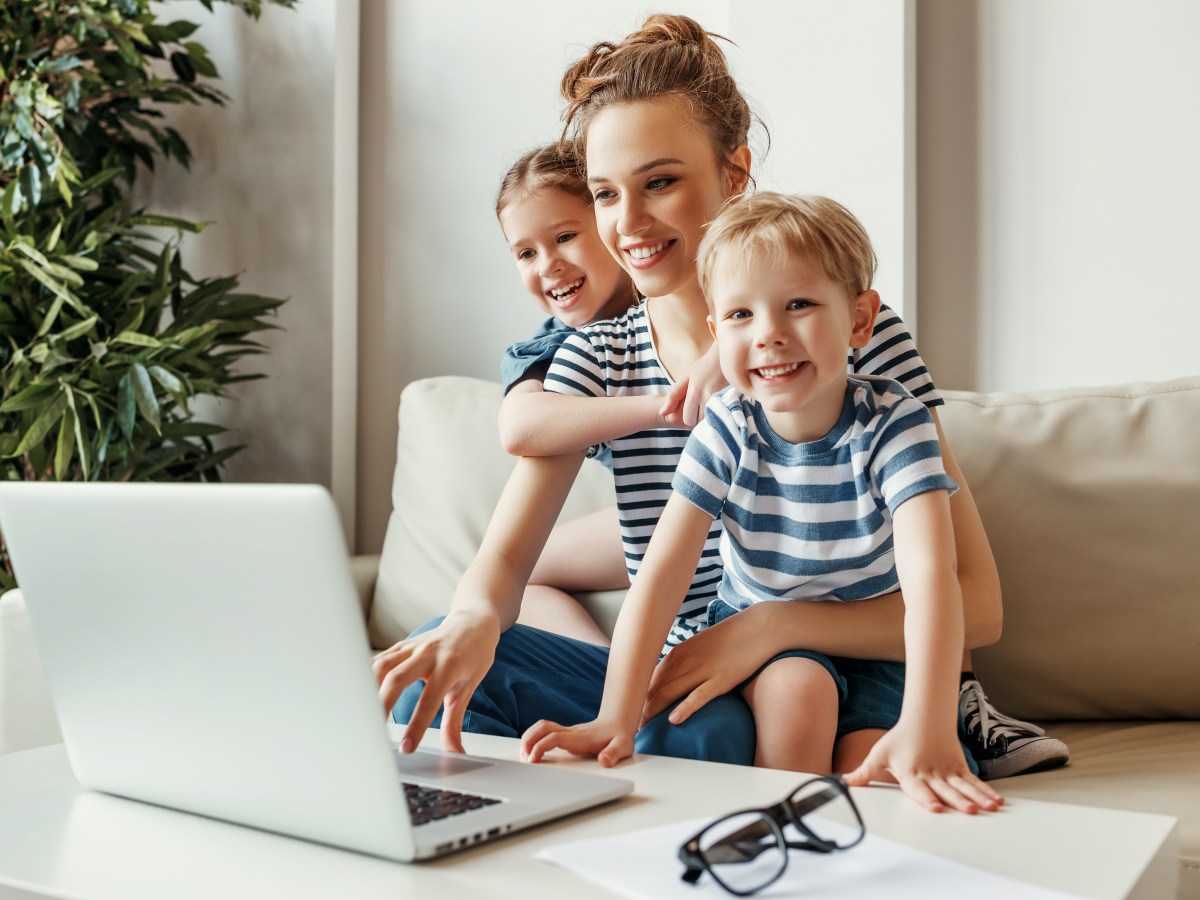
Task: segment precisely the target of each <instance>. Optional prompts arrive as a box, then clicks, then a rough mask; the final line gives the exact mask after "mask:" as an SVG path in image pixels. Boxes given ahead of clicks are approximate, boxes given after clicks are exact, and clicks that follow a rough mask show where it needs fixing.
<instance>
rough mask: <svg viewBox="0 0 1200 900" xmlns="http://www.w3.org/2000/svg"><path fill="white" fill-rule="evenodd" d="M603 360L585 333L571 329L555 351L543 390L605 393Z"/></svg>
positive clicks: (583, 393) (577, 394) (586, 393)
mask: <svg viewBox="0 0 1200 900" xmlns="http://www.w3.org/2000/svg"><path fill="white" fill-rule="evenodd" d="M603 359H604V357H603V356H602V355H601V354H600V353H599V352H598V351H597V348H596V347H595V346H594V345H593V344H592V341H591V339H590V338H589V336H588V335H587V334H585V333H584V332H580V331H575V332H571V333H570V334H568V335H567V336H566V338H565V339H564V340H563V342H562V344H561V345H560V346H559V348H558V350H557V352H556V353H555V354H554V359H553V360H552V361H551V363H550V369H549V370H548V371H547V372H546V377H545V379H544V380H543V381H542V390H544V391H550V392H552V393H555V394H571V395H574V396H577V397H604V396H606V395H607V393H608V391H607V388H606V384H607V382H606V379H605V374H604V365H603Z"/></svg>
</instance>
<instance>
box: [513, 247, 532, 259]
mask: <svg viewBox="0 0 1200 900" xmlns="http://www.w3.org/2000/svg"><path fill="white" fill-rule="evenodd" d="M536 255H537V254H536V253H534V252H533V250H531V249H529V248H528V247H527V248H525V249H524V250H518V251H517V259H519V260H522V261H526V260H530V259H533V258H534V257H535V256H536Z"/></svg>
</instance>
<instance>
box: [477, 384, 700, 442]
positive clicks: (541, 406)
mask: <svg viewBox="0 0 1200 900" xmlns="http://www.w3.org/2000/svg"><path fill="white" fill-rule="evenodd" d="M662 405H663V398H662V397H660V396H657V395H653V394H648V395H645V396H640V397H575V396H568V395H566V394H554V393H550V392H548V391H546V392H544V391H542V383H541V382H540V381H534V380H529V381H522V382H521V383H519V384H518V385H516V386H515V387H514V388H513V389H512V390H510V391H509V392H508V395H507V396H506V397H505V398H504V402H503V403H501V404H500V443H501V445H502V446H503V447H504V449H505V451H506V452H508V453H511V454H513V455H514V456H554V455H557V454H560V453H571V452H574V451H576V450H586V449H587V448H589V447H592V446H594V445H596V444H601V443H603V442H604V441H611V440H613V439H614V438H619V437H625V435H627V434H633V433H634V432H637V431H645V430H646V429H648V428H664V427H668V426H670V425H672V424H678V423H675V422H672V421H671V420H670V419H669V418H668V417H667V416H664V415H662V414H661V413H660V409H661V408H662Z"/></svg>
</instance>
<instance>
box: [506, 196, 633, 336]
mask: <svg viewBox="0 0 1200 900" xmlns="http://www.w3.org/2000/svg"><path fill="white" fill-rule="evenodd" d="M500 228H501V229H502V230H503V231H504V237H505V238H506V239H507V240H508V244H509V247H510V248H511V249H512V254H513V259H514V261H515V262H516V264H517V274H519V275H520V276H521V284H523V285H524V286H525V289H526V290H527V291H529V293H530V295H531V296H532V297H533V298H534V299H535V300H537V302H538V305H539V306H541V307H542V309H544V310H545V311H546V312H548V313H550V315H552V316H557V317H558V319H559V321H561V322H562V323H563V324H564V325H568V326H570V327H571V328H580V327H582V326H584V325H586V324H587V323H588V322H591V321H594V320H596V319H606V318H611V317H612V316H615V315H617V314H618V313H620V312H621V311H622V310H623V309H625V308H626V307H627V306H629V305H630V303H632V302H633V288H632V287H630V285H629V278H628V276H627V275H626V274H625V273H624V272H623V271H621V268H620V266H618V265H617V264H616V263H615V262H613V258H612V257H611V256H609V254H608V253H607V251H606V250H605V248H604V245H603V244H601V243H600V238H599V237H598V236H597V234H596V219H595V216H593V215H592V208H591V206H590V205H588V204H587V203H585V202H584V201H583V200H581V199H580V198H579V197H576V196H574V195H573V194H570V193H568V192H567V191H564V190H560V189H558V188H552V187H548V188H542V189H541V190H538V191H534V192H533V193H532V194H528V195H526V196H524V197H521V198H520V199H517V200H514V201H513V202H511V203H509V204H508V205H507V206H506V207H504V209H503V210H502V211H501V212H500Z"/></svg>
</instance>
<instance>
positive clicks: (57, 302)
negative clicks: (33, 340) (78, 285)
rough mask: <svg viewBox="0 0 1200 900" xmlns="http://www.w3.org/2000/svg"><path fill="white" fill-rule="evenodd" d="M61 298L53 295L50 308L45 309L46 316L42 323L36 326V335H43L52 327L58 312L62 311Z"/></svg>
mask: <svg viewBox="0 0 1200 900" xmlns="http://www.w3.org/2000/svg"><path fill="white" fill-rule="evenodd" d="M62 308H63V298H62V297H55V298H54V300H53V302H52V303H51V304H50V308H49V309H48V310H46V316H45V318H43V319H42V324H41V325H39V326H38V330H37V335H36V336H37V337H45V336H46V334H47V333H48V332H49V331H50V329H51V328H53V327H54V323H55V321H56V320H57V319H58V314H59V313H60V312H62Z"/></svg>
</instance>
